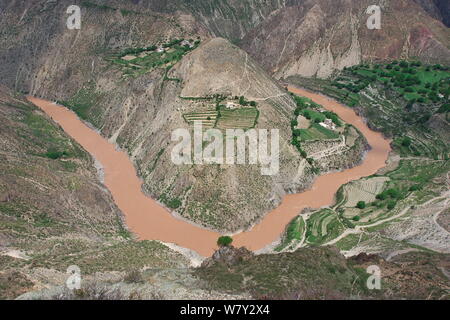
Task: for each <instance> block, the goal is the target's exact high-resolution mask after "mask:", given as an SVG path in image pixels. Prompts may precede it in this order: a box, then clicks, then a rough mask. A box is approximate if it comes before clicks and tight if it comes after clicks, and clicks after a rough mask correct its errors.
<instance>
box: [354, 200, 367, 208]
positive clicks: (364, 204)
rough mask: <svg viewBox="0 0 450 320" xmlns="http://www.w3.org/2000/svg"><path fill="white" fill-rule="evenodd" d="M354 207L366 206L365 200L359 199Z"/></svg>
mask: <svg viewBox="0 0 450 320" xmlns="http://www.w3.org/2000/svg"><path fill="white" fill-rule="evenodd" d="M356 207H357V208H358V209H364V208H365V207H366V202H365V201H359V202H358V203H357V204H356Z"/></svg>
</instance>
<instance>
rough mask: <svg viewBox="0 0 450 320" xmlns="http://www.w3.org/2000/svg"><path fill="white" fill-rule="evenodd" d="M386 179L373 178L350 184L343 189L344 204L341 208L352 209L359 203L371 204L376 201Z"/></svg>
mask: <svg viewBox="0 0 450 320" xmlns="http://www.w3.org/2000/svg"><path fill="white" fill-rule="evenodd" d="M388 180H389V178H387V177H373V178H369V179H362V180H358V181H354V182H351V183H349V184H347V185H345V186H344V187H343V190H344V202H343V204H342V206H343V207H347V208H354V207H356V205H357V203H358V202H359V201H364V202H366V203H371V202H373V201H375V200H376V196H377V195H378V194H379V193H381V191H383V189H384V187H385V184H386V181H388Z"/></svg>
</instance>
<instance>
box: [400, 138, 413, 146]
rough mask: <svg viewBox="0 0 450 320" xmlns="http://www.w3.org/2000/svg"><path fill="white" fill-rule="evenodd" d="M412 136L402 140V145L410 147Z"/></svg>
mask: <svg viewBox="0 0 450 320" xmlns="http://www.w3.org/2000/svg"><path fill="white" fill-rule="evenodd" d="M411 142H412V141H411V138H410V137H404V138H403V140H402V146H404V147H409V146H410V145H411Z"/></svg>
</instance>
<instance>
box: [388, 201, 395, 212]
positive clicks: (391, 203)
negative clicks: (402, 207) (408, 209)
mask: <svg viewBox="0 0 450 320" xmlns="http://www.w3.org/2000/svg"><path fill="white" fill-rule="evenodd" d="M396 205H397V202H395V201H394V200H389V202H388V205H387V208H388V210H392V209H394V208H395V206H396Z"/></svg>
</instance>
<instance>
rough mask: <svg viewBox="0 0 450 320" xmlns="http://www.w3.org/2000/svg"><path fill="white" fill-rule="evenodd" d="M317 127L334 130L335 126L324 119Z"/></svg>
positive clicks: (329, 120)
mask: <svg viewBox="0 0 450 320" xmlns="http://www.w3.org/2000/svg"><path fill="white" fill-rule="evenodd" d="M319 125H321V126H322V127H324V128H327V129H330V130H336V124H335V123H334V122H333V121H332V120H331V119H325V120H324V121H323V122H321V123H319Z"/></svg>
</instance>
